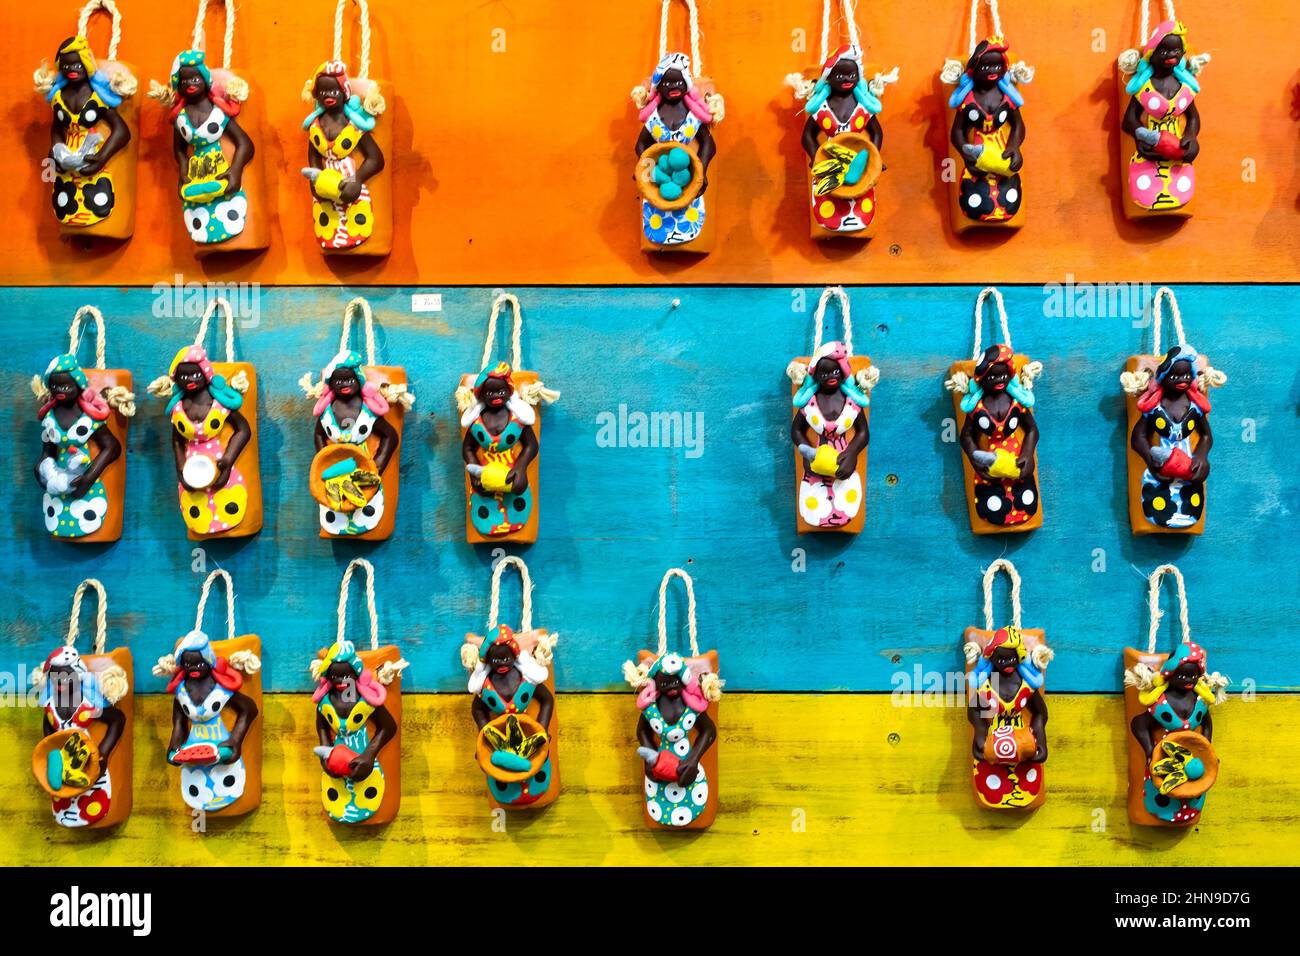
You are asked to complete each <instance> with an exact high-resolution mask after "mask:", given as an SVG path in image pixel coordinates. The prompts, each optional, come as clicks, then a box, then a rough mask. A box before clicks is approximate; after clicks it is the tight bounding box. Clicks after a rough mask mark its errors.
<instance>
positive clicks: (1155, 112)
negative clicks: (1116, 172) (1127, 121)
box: [1128, 80, 1196, 210]
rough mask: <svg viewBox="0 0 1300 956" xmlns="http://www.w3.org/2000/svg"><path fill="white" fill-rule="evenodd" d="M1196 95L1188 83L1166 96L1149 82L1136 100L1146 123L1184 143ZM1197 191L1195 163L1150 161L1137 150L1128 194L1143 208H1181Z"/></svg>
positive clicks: (1169, 160) (1129, 174)
mask: <svg viewBox="0 0 1300 956" xmlns="http://www.w3.org/2000/svg"><path fill="white" fill-rule="evenodd" d="M1195 98H1196V92H1195V91H1194V90H1193V89H1192V88H1191V87H1190V86H1188V85H1187V84H1186V83H1184V84H1182V85H1181V86H1180V87H1179V89H1178V92H1176V93H1175V94H1174V95H1173V96H1171V97H1166V96H1165V95H1164V94H1163V93H1161V92H1160V91H1159V90H1157V89H1156V88H1155V85H1154V84H1153V83H1152V82H1151V81H1150V80H1147V82H1146V85H1145V86H1143V87H1142V88H1141V89H1140V90H1138V91H1137V93H1136V95H1135V96H1134V99H1136V100H1137V101H1138V105H1139V106H1141V107H1142V123H1143V125H1144V126H1146V128H1147V129H1149V130H1152V131H1153V132H1155V133H1168V134H1169V135H1170V136H1172V137H1173V138H1174V139H1175V140H1178V141H1179V142H1180V143H1181V142H1182V138H1183V133H1184V132H1185V131H1186V129H1187V117H1186V115H1185V114H1186V112H1187V110H1188V108H1189V107H1190V106H1191V105H1192V100H1194V99H1195ZM1195 191H1196V172H1195V170H1194V169H1193V168H1192V164H1191V163H1184V162H1179V161H1178V160H1174V159H1161V160H1159V161H1154V160H1150V159H1146V158H1145V157H1144V156H1142V154H1141V153H1139V152H1137V150H1136V149H1135V150H1134V151H1133V155H1132V156H1130V157H1129V161H1128V194H1129V197H1130V198H1131V199H1132V200H1133V202H1135V203H1137V204H1138V205H1139V206H1141V207H1142V208H1143V209H1154V210H1162V209H1177V208H1179V207H1180V206H1185V205H1186V204H1187V203H1189V202H1191V199H1192V195H1193V193H1195Z"/></svg>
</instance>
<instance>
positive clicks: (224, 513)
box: [172, 398, 248, 534]
mask: <svg viewBox="0 0 1300 956" xmlns="http://www.w3.org/2000/svg"><path fill="white" fill-rule="evenodd" d="M229 417H230V409H228V408H226V406H224V405H222V404H221V403H220V402H218V401H217V400H216V399H215V398H214V399H213V400H212V407H211V408H209V409H208V412H207V414H206V415H204V416H203V419H202V420H201V421H197V422H196V421H194V420H192V419H191V418H190V417H189V416H188V415H186V414H185V403H184V402H177V403H176V406H175V407H174V408H173V409H172V427H173V428H175V429H176V431H177V432H178V433H179V434H180V435H181V437H182V438H184V439H185V461H186V463H187V464H188V463H189V460H190V459H191V458H194V457H196V456H199V455H205V456H207V457H208V458H211V459H212V460H213V462H214V464H215V462H216V461H217V459H219V458H220V457H221V456H222V454H223V453H224V452H225V449H226V441H229V436H226V439H225V441H223V440H222V432H223V431H225V429H226V420H227V419H228V418H229ZM177 487H178V489H179V491H180V503H181V516H182V517H183V518H184V519H185V524H186V526H187V527H188V528H189V529H190V530H191V531H193V532H194V533H195V534H218V533H220V532H222V531H229V530H230V529H231V528H233V527H234V526H235V525H237V524H239V522H241V521H243V520H244V512H245V511H246V510H247V508H248V486H247V485H246V484H245V483H244V476H243V474H242V473H241V472H240V470H239V466H238V465H235V466H233V467H232V468H231V469H230V478H229V479H228V480H227V481H226V483H225V485H224V486H223V487H221V488H215V487H213V488H206V489H203V490H201V491H190V490H189V489H188V488H186V487H185V486H184V485H183V484H180V483H179V482H177Z"/></svg>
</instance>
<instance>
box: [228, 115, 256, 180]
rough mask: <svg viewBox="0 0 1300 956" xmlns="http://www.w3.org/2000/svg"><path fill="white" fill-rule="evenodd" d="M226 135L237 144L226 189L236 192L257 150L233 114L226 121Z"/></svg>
mask: <svg viewBox="0 0 1300 956" xmlns="http://www.w3.org/2000/svg"><path fill="white" fill-rule="evenodd" d="M226 135H227V136H229V137H230V140H231V142H232V143H234V144H235V154H234V155H233V156H232V157H231V158H230V169H229V170H228V171H227V173H226V191H227V192H232V193H234V192H238V191H239V188H240V185H241V184H242V183H243V179H244V167H245V166H247V165H248V164H249V162H250V161H251V160H252V158H253V154H254V153H255V152H256V150H255V149H254V147H253V140H252V138H251V137H249V135H248V134H247V133H245V132H244V129H243V127H242V126H240V125H239V123H238V121H237V120H236V119H235V118H234V117H233V116H232V117H230V119H229V120H228V121H227V123H226Z"/></svg>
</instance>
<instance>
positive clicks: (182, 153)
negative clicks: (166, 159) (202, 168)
mask: <svg viewBox="0 0 1300 956" xmlns="http://www.w3.org/2000/svg"><path fill="white" fill-rule="evenodd" d="M172 159H174V160H176V172H177V176H178V178H179V182H180V186H184V185H185V177H186V176H187V175H188V174H189V170H190V148H189V143H187V142H185V137H184V136H182V135H181V132H180V130H178V129H173V130H172ZM180 186H178V187H177V188H178V189H179V188H180Z"/></svg>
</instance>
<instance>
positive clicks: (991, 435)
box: [944, 286, 1043, 534]
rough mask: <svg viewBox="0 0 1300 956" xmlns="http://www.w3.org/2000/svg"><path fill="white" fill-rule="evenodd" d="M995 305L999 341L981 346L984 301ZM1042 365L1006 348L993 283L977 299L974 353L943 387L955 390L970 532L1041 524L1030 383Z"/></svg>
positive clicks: (1003, 313) (1001, 307)
mask: <svg viewBox="0 0 1300 956" xmlns="http://www.w3.org/2000/svg"><path fill="white" fill-rule="evenodd" d="M988 298H992V299H993V303H994V305H996V306H997V309H998V322H999V325H1000V327H1001V330H1002V342H1001V343H1000V344H998V345H990V346H989V347H988V348H987V349H983V350H981V341H980V337H981V334H982V327H983V324H984V300H985V299H988ZM1042 372H1043V364H1042V363H1041V362H1033V361H1030V359H1029V357H1028V356H1025V355H1021V354H1018V353H1017V352H1016V351H1015V350H1014V349H1013V348H1012V347H1011V331H1010V329H1009V328H1008V326H1007V309H1006V305H1005V304H1004V303H1003V301H1002V293H1001V292H999V291H998V290H997V289H996V288H994V287H993V286H989V287H988V288H986V289H983V290H982V291H981V292H980V294H979V296H978V297H977V298H976V299H975V350H974V352H973V355H972V357H971V358H970V359H967V360H965V361H960V362H954V363H953V364H952V366H951V367H950V368H949V369H948V377H947V378H946V379H945V380H944V386H945V387H946V388H947V389H948V390H949V391H951V392H952V401H953V408H954V411H955V413H956V418H957V427H958V430H959V440H960V442H961V449H962V473H963V475H964V476H965V483H966V507H967V511H968V512H969V514H970V527H971V531H973V532H974V533H975V534H993V533H997V532H1003V531H1031V530H1033V529H1034V528H1037V527H1039V526H1040V525H1041V524H1042V523H1043V510H1042V503H1041V502H1040V501H1039V497H1038V456H1037V454H1036V450H1037V447H1038V424H1037V422H1036V421H1035V419H1034V404H1035V399H1034V391H1033V387H1034V380H1035V379H1036V378H1038V376H1039V375H1041V374H1042Z"/></svg>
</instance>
